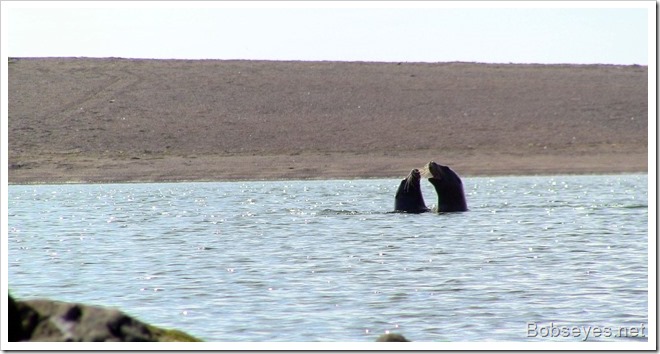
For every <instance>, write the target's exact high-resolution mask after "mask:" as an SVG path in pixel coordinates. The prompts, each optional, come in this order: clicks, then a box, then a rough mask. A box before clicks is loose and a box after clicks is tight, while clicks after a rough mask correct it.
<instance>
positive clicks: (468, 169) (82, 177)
mask: <svg viewBox="0 0 660 354" xmlns="http://www.w3.org/2000/svg"><path fill="white" fill-rule="evenodd" d="M411 155H414V156H415V157H414V156H409V155H407V154H403V156H389V155H388V154H348V153H337V154H300V155H258V156H235V155H234V156H220V155H208V156H207V155H196V156H169V157H162V156H161V157H153V156H152V157H139V158H138V157H132V158H122V159H117V158H108V157H106V158H98V157H96V158H90V157H87V156H75V157H71V156H64V157H62V156H59V157H58V156H51V157H48V158H44V159H43V160H39V159H34V160H29V159H28V160H25V161H27V162H25V163H24V165H22V166H21V167H17V166H15V165H14V166H11V168H10V173H9V185H33V184H99V183H176V182H240V181H286V180H289V181H292V180H301V181H303V180H341V179H347V180H350V179H399V178H404V177H405V176H406V175H407V173H408V172H409V171H410V170H411V169H412V168H421V167H422V166H423V165H424V164H426V163H428V161H431V160H435V161H437V162H439V163H442V164H446V165H448V166H450V167H452V169H454V170H455V171H456V172H457V173H458V174H459V175H460V176H462V177H498V176H557V175H595V174H648V168H647V160H648V158H647V156H648V155H647V154H646V153H642V152H636V153H630V152H629V153H601V154H593V153H592V154H584V155H558V154H551V153H547V154H544V155H513V154H499V153H491V154H484V153H481V154H471V155H462V154H454V155H450V156H444V158H442V159H439V158H427V159H422V158H419V157H418V156H431V154H429V153H412V154H411Z"/></svg>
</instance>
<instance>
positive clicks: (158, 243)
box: [8, 174, 648, 341]
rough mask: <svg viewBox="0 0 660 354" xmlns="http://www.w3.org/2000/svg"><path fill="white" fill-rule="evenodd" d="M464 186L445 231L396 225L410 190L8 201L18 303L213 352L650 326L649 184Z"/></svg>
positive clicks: (115, 191)
mask: <svg viewBox="0 0 660 354" xmlns="http://www.w3.org/2000/svg"><path fill="white" fill-rule="evenodd" d="M463 182H464V185H465V191H466V196H467V200H468V204H469V207H470V211H469V212H466V213H454V214H445V215H437V214H431V213H426V214H419V215H413V214H396V213H388V212H389V211H391V210H392V208H393V203H394V194H395V191H396V188H397V187H398V183H399V180H337V181H335V180H333V181H272V182H232V183H171V184H158V183H147V184H99V185H31V186H18V185H12V186H9V190H8V191H9V193H8V202H9V206H8V229H9V239H8V246H9V251H8V254H9V257H8V263H9V281H8V283H9V288H10V291H11V293H12V294H13V295H14V296H16V297H17V298H20V299H29V298H39V297H46V298H52V299H57V300H63V301H76V302H85V303H88V304H97V305H104V306H113V307H118V308H120V309H121V310H123V311H125V312H127V313H129V314H131V315H134V316H136V317H138V318H140V319H141V320H144V321H147V322H150V323H152V324H155V325H158V326H163V327H175V328H178V329H181V330H184V331H186V332H188V333H190V334H193V335H195V336H198V337H200V338H202V339H204V340H207V341H373V340H375V338H376V337H377V336H378V335H380V334H383V333H385V332H387V331H390V332H396V333H402V334H404V335H405V336H406V337H407V338H408V339H411V340H414V341H485V340H496V341H528V340H568V341H580V340H583V339H585V337H584V336H583V335H582V336H579V337H573V336H562V335H559V336H552V335H548V330H549V329H551V328H552V327H551V326H553V325H554V326H555V327H559V326H567V327H568V326H571V327H572V326H600V327H601V328H605V327H608V328H609V327H611V328H613V329H616V330H617V332H616V334H617V335H618V334H619V332H618V328H619V327H622V326H623V327H640V326H641V325H644V326H646V324H647V321H648V265H647V262H648V252H647V250H648V242H647V241H648V240H647V237H648V208H647V204H648V194H647V193H648V192H647V184H648V176H647V175H645V174H644V175H605V176H539V177H495V178H464V179H463ZM422 186H423V188H424V195H425V199H426V202H427V205H429V206H431V205H433V204H435V202H436V200H435V192H434V190H433V189H432V187H431V185H430V184H429V183H428V182H426V181H424V180H423V181H422ZM530 326H531V327H530ZM534 326H536V331H537V333H538V335H537V336H536V337H530V335H533V334H534V332H533V331H532V332H529V331H530V328H532V329H533V328H534ZM542 327H544V328H546V332H543V333H545V334H546V336H545V337H541V334H542V333H541V332H538V331H539V330H540V329H541V328H542ZM530 333H531V334H530ZM555 334H556V333H555ZM645 334H646V335H648V333H646V332H645ZM592 339H593V340H622V339H623V338H618V337H617V336H615V334H614V333H613V334H612V335H611V336H608V337H605V336H604V335H601V336H600V337H598V338H594V336H593V335H592V336H591V337H589V340H592ZM635 339H636V340H639V339H640V338H639V337H637V338H626V339H625V340H635ZM641 339H642V340H646V338H641Z"/></svg>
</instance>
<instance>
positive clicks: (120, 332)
mask: <svg viewBox="0 0 660 354" xmlns="http://www.w3.org/2000/svg"><path fill="white" fill-rule="evenodd" d="M8 307H9V341H11V342H17V341H38V342H63V341H65V342H199V341H200V340H199V339H197V338H195V337H192V336H190V335H188V334H186V333H184V332H181V331H177V330H165V329H162V328H158V327H154V326H151V325H148V324H146V323H143V322H141V321H139V320H137V319H134V318H132V317H130V316H128V315H126V314H124V313H123V312H121V311H119V310H115V309H109V308H103V307H98V306H89V305H83V304H77V303H67V302H60V301H52V300H29V301H15V300H14V299H13V298H12V297H11V296H9V306H8Z"/></svg>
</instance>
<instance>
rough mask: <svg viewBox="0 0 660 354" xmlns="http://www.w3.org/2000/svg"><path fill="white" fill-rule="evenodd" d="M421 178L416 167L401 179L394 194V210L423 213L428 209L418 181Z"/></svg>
mask: <svg viewBox="0 0 660 354" xmlns="http://www.w3.org/2000/svg"><path fill="white" fill-rule="evenodd" d="M421 178H422V175H421V174H420V172H419V170H418V169H416V168H415V169H413V170H412V171H410V174H408V177H406V178H405V179H403V180H402V181H401V184H399V189H398V190H397V191H396V196H394V211H398V212H404V213H425V212H427V211H430V210H429V208H427V207H426V204H425V203H424V197H422V189H421V188H420V186H419V181H420V179H421Z"/></svg>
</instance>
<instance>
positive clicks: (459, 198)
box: [428, 161, 468, 213]
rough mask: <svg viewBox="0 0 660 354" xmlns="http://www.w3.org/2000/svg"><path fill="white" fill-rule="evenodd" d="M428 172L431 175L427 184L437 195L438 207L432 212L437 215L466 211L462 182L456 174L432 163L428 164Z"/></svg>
mask: <svg viewBox="0 0 660 354" xmlns="http://www.w3.org/2000/svg"><path fill="white" fill-rule="evenodd" d="M428 170H429V172H430V173H431V174H432V175H433V176H432V177H431V178H429V182H431V184H432V185H433V187H435V191H436V193H438V206H437V207H436V208H435V209H434V211H436V212H438V213H448V212H454V211H467V210H468V207H467V202H466V200H465V193H464V192H463V182H462V181H461V178H460V177H458V175H457V174H456V172H454V171H452V169H451V168H449V167H447V166H443V165H439V164H437V163H435V162H433V161H431V162H429V164H428Z"/></svg>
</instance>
